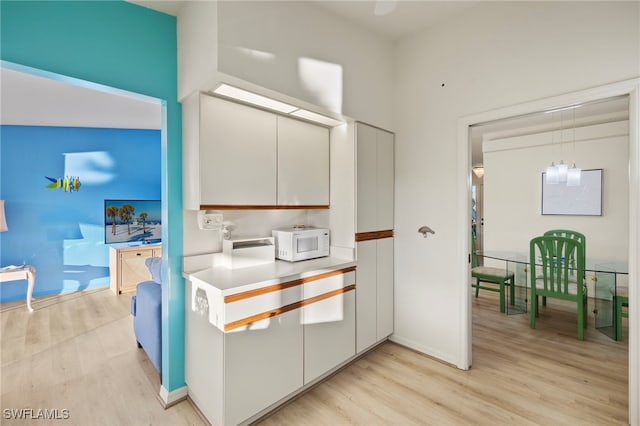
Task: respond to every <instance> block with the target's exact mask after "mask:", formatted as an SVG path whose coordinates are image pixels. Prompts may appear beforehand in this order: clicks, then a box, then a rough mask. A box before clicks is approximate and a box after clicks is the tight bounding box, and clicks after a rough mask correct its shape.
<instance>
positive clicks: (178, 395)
mask: <svg viewBox="0 0 640 426" xmlns="http://www.w3.org/2000/svg"><path fill="white" fill-rule="evenodd" d="M185 399H187V387H186V386H183V387H181V388H178V389H175V390H172V391H171V392H169V391H168V390H167V388H165V387H164V386H160V400H161V401H162V404H163V405H164V408H169V407H171V406H172V405H175V404H177V403H178V402H180V401H184V400H185Z"/></svg>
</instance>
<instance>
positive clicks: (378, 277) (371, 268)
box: [356, 238, 394, 353]
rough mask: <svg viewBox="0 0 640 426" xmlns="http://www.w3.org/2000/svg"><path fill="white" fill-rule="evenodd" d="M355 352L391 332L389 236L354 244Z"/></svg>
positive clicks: (391, 251)
mask: <svg viewBox="0 0 640 426" xmlns="http://www.w3.org/2000/svg"><path fill="white" fill-rule="evenodd" d="M356 249H357V253H358V269H357V276H356V281H357V283H358V284H357V285H358V291H357V298H356V305H357V316H356V318H357V320H356V324H357V328H356V350H357V352H358V353H360V352H362V351H364V350H366V349H368V348H370V347H371V346H373V345H374V344H376V343H378V342H380V341H381V340H384V339H386V338H387V337H389V336H390V335H391V334H392V333H393V304H394V301H393V238H383V239H377V240H369V241H362V242H359V243H357V244H356Z"/></svg>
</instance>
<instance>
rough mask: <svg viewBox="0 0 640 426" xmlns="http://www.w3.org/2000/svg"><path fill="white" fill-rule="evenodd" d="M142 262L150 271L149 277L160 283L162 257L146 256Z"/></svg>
mask: <svg viewBox="0 0 640 426" xmlns="http://www.w3.org/2000/svg"><path fill="white" fill-rule="evenodd" d="M144 264H145V265H147V268H148V269H149V272H150V273H151V279H152V280H153V281H155V282H157V283H158V284H161V283H162V258H160V257H148V258H147V259H146V260H145V261H144Z"/></svg>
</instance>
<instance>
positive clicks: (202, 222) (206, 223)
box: [198, 210, 223, 231]
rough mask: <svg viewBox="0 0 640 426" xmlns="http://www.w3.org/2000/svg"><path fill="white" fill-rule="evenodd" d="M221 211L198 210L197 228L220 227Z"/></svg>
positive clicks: (217, 228)
mask: <svg viewBox="0 0 640 426" xmlns="http://www.w3.org/2000/svg"><path fill="white" fill-rule="evenodd" d="M222 220H223V218H222V213H210V212H208V211H202V210H201V211H199V212H198V228H200V229H204V230H207V231H216V230H217V231H219V230H220V229H222Z"/></svg>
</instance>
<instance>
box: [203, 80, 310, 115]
mask: <svg viewBox="0 0 640 426" xmlns="http://www.w3.org/2000/svg"><path fill="white" fill-rule="evenodd" d="M213 93H216V94H218V95H222V96H226V97H228V98H232V99H236V100H238V101H242V102H246V103H249V104H252V105H257V106H260V107H263V108H267V109H271V110H274V111H278V112H282V113H284V114H289V113H290V112H293V111H295V110H297V109H298V107H295V106H293V105H289V104H287V103H284V102H280V101H276V100H275V99H271V98H267V97H266V96H262V95H258V94H257V93H253V92H249V91H248V90H244V89H239V88H237V87H234V86H229V85H228V84H224V83H223V84H221V85H220V86H218V87H217V88H216V89H215V90H214V91H213Z"/></svg>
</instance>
